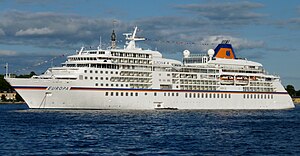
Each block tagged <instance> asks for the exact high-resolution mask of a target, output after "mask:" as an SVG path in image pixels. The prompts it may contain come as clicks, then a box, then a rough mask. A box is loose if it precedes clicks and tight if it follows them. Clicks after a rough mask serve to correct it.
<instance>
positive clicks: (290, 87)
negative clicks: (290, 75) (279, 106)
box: [285, 85, 296, 96]
mask: <svg viewBox="0 0 300 156" xmlns="http://www.w3.org/2000/svg"><path fill="white" fill-rule="evenodd" d="M285 90H286V91H287V92H288V93H289V94H290V96H295V95H296V90H295V88H294V86H293V85H287V86H286V89H285Z"/></svg>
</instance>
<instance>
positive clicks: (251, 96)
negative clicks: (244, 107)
mask: <svg viewBox="0 0 300 156" xmlns="http://www.w3.org/2000/svg"><path fill="white" fill-rule="evenodd" d="M244 99H273V95H272V94H271V95H270V94H260V95H259V94H244Z"/></svg>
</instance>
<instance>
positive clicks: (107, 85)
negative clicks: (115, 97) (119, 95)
mask: <svg viewBox="0 0 300 156" xmlns="http://www.w3.org/2000/svg"><path fill="white" fill-rule="evenodd" d="M104 85H105V86H106V87H109V84H108V83H106V84H103V83H100V86H102V87H103V86H104ZM95 86H99V84H98V83H95ZM110 86H111V87H119V84H112V83H111V84H110ZM124 86H125V87H128V84H120V87H124Z"/></svg>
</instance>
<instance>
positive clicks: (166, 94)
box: [105, 92, 179, 96]
mask: <svg viewBox="0 0 300 156" xmlns="http://www.w3.org/2000/svg"><path fill="white" fill-rule="evenodd" d="M138 95H139V93H133V92H125V93H124V92H110V96H138ZM144 95H145V96H147V95H148V93H144ZM153 95H154V96H157V93H156V92H154V93H153ZM105 96H109V92H105ZM164 96H179V93H164Z"/></svg>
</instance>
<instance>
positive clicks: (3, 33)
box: [0, 28, 5, 36]
mask: <svg viewBox="0 0 300 156" xmlns="http://www.w3.org/2000/svg"><path fill="white" fill-rule="evenodd" d="M0 36H5V32H4V31H3V30H2V29H1V28H0Z"/></svg>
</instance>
